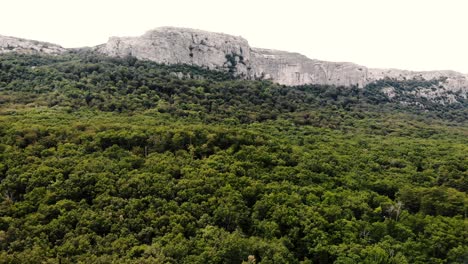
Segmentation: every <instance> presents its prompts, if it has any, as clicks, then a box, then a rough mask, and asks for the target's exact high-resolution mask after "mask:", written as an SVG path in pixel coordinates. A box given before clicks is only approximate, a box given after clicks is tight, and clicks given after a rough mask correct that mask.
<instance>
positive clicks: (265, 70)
mask: <svg viewBox="0 0 468 264" xmlns="http://www.w3.org/2000/svg"><path fill="white" fill-rule="evenodd" d="M96 49H97V51H99V52H101V53H104V54H107V55H110V56H118V57H124V56H128V55H131V56H134V57H136V58H139V59H146V60H151V61H155V62H159V63H167V64H177V63H185V64H192V65H197V66H201V67H205V68H208V69H213V70H225V71H230V72H232V73H233V74H235V75H237V76H241V77H244V78H246V79H268V80H272V81H274V82H277V83H280V84H284V85H291V86H292V85H303V84H329V85H337V86H358V87H364V86H365V85H367V84H369V83H372V82H374V81H377V80H380V79H383V78H386V77H389V78H395V79H398V80H405V79H414V78H419V79H423V80H432V79H439V78H441V77H443V78H444V79H446V80H445V81H444V82H442V83H441V84H440V87H438V88H439V89H442V90H446V91H454V92H461V93H462V95H463V96H465V97H466V93H467V92H468V76H467V75H464V74H461V73H457V72H453V71H427V72H413V71H405V70H396V69H372V68H367V67H364V66H360V65H357V64H354V63H347V62H327V61H319V60H314V59H309V58H307V57H306V56H304V55H301V54H298V53H291V52H285V51H276V50H268V49H259V48H252V47H250V46H249V44H248V42H247V40H245V39H244V38H242V37H236V36H231V35H227V34H221V33H212V32H207V31H202V30H194V29H186V28H173V27H164V28H157V29H155V30H151V31H148V32H147V33H146V34H144V35H143V36H140V37H124V38H119V37H112V38H110V40H109V42H107V43H106V44H104V45H101V46H99V47H97V48H96Z"/></svg>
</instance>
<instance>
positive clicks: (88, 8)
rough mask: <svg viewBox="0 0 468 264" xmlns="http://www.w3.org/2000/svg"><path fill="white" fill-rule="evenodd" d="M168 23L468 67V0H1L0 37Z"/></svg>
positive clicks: (87, 41)
mask: <svg viewBox="0 0 468 264" xmlns="http://www.w3.org/2000/svg"><path fill="white" fill-rule="evenodd" d="M161 26H177V27H189V28H196V29H202V30H207V31H214V32H223V33H227V34H232V35H236V36H242V37H244V38H246V39H247V40H248V41H249V44H250V45H251V46H253V47H260V48H270V49H278V50H286V51H291V52H299V53H302V54H304V55H306V56H308V57H309V58H314V59H320V60H327V61H347V62H354V63H358V64H361V65H365V66H368V67H376V68H399V69H408V70H446V69H447V70H456V71H459V72H463V73H468V0H288V1H283V0H269V1H267V0H229V1H227V0H164V1H159V0H41V1H38V0H0V35H6V36H14V37H22V38H28V39H35V40H41V41H47V42H51V43H56V44H59V45H62V46H63V47H67V48H70V47H82V46H94V45H98V44H102V43H105V42H106V41H107V39H108V38H109V37H110V36H138V35H141V34H143V33H144V32H146V31H147V30H150V29H153V28H156V27H161Z"/></svg>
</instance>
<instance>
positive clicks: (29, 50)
mask: <svg viewBox="0 0 468 264" xmlns="http://www.w3.org/2000/svg"><path fill="white" fill-rule="evenodd" d="M8 52H16V53H22V54H34V53H46V54H62V53H65V52H67V49H65V48H62V47H61V46H59V45H56V44H52V43H47V42H41V41H36V40H29V39H22V38H15V37H8V36H2V35H0V54H2V53H8Z"/></svg>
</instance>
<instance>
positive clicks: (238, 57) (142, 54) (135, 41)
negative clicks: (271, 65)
mask: <svg viewBox="0 0 468 264" xmlns="http://www.w3.org/2000/svg"><path fill="white" fill-rule="evenodd" d="M97 50H98V51H99V52H101V53H104V54H107V55H110V56H118V57H125V56H129V55H130V56H134V57H136V58H138V59H146V60H151V61H155V62H158V63H166V64H179V63H180V64H193V65H198V66H202V67H206V68H208V69H212V70H230V71H232V72H235V73H236V74H237V75H243V76H247V75H248V69H247V65H249V64H250V62H249V60H250V46H249V44H248V42H247V40H245V39H243V38H241V37H234V36H231V35H226V34H220V33H212V32H206V31H201V30H195V29H180V28H171V27H164V28H158V29H155V30H152V31H148V32H147V33H146V34H144V35H143V36H141V37H125V38H118V37H112V38H110V39H109V42H107V43H106V44H104V45H102V46H99V47H98V48H97Z"/></svg>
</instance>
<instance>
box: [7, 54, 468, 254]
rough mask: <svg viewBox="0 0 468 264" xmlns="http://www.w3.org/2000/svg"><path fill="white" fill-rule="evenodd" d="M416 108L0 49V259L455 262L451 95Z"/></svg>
mask: <svg viewBox="0 0 468 264" xmlns="http://www.w3.org/2000/svg"><path fill="white" fill-rule="evenodd" d="M182 75H183V76H185V77H182V78H181V76H182ZM383 85H384V84H382V86H383ZM385 85H386V84H385ZM400 85H401V86H403V87H408V85H406V84H405V83H404V82H403V83H400ZM405 85H406V86H405ZM422 85H424V84H422ZM425 106H426V108H425V110H426V111H425V112H421V110H420V109H418V108H416V107H412V106H404V105H400V104H397V103H394V102H392V101H390V100H388V99H386V97H384V95H383V93H382V92H381V91H380V90H379V89H376V86H375V85H374V86H371V87H368V88H366V89H357V88H351V89H345V88H340V87H323V86H302V87H294V88H291V87H283V86H280V85H276V84H272V83H270V82H265V81H243V80H236V79H233V78H232V77H231V76H229V75H227V74H224V73H219V72H210V71H207V70H203V69H200V68H195V67H189V66H181V65H179V66H165V65H157V64H154V63H150V62H142V61H137V60H134V59H132V58H127V59H111V58H100V57H96V56H94V55H90V54H72V55H67V56H53V57H42V56H24V55H11V54H10V55H3V56H1V58H0V263H43V262H45V263H79V262H81V263H112V262H115V263H242V262H246V263H249V262H250V263H254V262H255V263H464V262H466V260H467V255H466V252H468V245H467V243H466V236H467V235H468V234H467V230H468V229H467V224H466V220H465V218H466V204H467V198H468V197H467V195H466V192H467V189H468V185H467V167H468V160H467V156H466V153H467V151H468V144H467V143H468V142H467V141H468V140H467V136H468V129H467V126H466V115H465V114H466V107H465V105H463V104H458V105H451V106H443V105H436V104H430V102H427V104H426V105H425ZM418 107H419V106H418ZM441 117H442V118H445V120H444V119H441ZM447 120H448V121H447Z"/></svg>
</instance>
